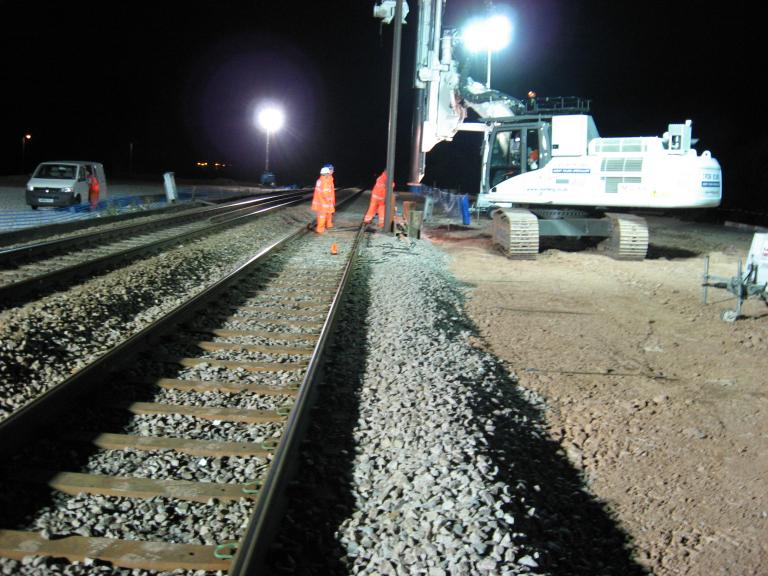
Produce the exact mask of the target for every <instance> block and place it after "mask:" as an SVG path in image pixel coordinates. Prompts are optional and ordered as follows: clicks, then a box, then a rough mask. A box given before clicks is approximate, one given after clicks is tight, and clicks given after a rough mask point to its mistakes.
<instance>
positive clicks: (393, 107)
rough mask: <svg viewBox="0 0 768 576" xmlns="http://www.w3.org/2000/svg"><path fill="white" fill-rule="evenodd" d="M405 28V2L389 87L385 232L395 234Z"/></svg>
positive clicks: (399, 9)
mask: <svg viewBox="0 0 768 576" xmlns="http://www.w3.org/2000/svg"><path fill="white" fill-rule="evenodd" d="M402 28H403V0H397V3H396V4H395V34H394V39H393V41H392V80H391V81H390V86H389V136H388V141H387V195H386V200H385V203H384V205H385V211H384V222H385V225H386V228H385V230H387V231H389V232H390V233H391V232H393V231H394V230H393V226H392V222H393V219H394V208H395V207H394V190H393V182H394V175H395V139H396V136H397V102H398V98H397V96H398V90H399V87H400V44H401V39H402Z"/></svg>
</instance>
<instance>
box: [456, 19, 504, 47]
mask: <svg viewBox="0 0 768 576" xmlns="http://www.w3.org/2000/svg"><path fill="white" fill-rule="evenodd" d="M463 38H464V45H465V46H466V47H467V48H468V49H469V50H470V51H472V52H488V51H491V52H496V51H497V50H501V49H502V48H504V47H505V46H506V45H507V44H509V42H510V40H511V39H512V23H511V22H510V21H509V19H508V18H507V17H506V16H501V15H499V14H497V15H495V16H491V17H489V18H486V19H484V20H479V19H478V20H473V21H471V22H470V23H469V24H468V25H467V27H466V28H465V29H464V34H463Z"/></svg>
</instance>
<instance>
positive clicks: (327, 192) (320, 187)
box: [312, 174, 336, 213]
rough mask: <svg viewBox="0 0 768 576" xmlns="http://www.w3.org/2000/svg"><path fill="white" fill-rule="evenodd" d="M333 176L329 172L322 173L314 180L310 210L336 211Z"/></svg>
mask: <svg viewBox="0 0 768 576" xmlns="http://www.w3.org/2000/svg"><path fill="white" fill-rule="evenodd" d="M335 195H336V194H335V192H334V190H333V178H331V176H330V174H327V175H326V174H324V175H322V176H320V178H318V179H317V182H315V193H314V195H313V196H312V211H313V212H324V213H332V212H335V211H336V208H335V207H334V196H335Z"/></svg>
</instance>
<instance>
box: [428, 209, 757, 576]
mask: <svg viewBox="0 0 768 576" xmlns="http://www.w3.org/2000/svg"><path fill="white" fill-rule="evenodd" d="M647 220H648V222H649V225H650V230H651V231H650V238H651V246H650V248H649V254H648V258H647V259H646V260H644V261H637V262H626V261H617V260H613V259H611V258H609V257H608V256H606V255H605V254H604V252H603V251H602V250H601V249H600V247H599V246H591V247H586V248H584V247H581V249H576V247H574V246H571V247H565V245H564V244H561V245H559V246H557V245H555V244H552V245H550V246H549V247H543V248H542V250H541V251H540V253H539V255H538V258H537V259H536V260H528V261H519V260H518V261H516V260H510V259H508V258H506V257H505V256H504V255H502V254H501V253H500V252H499V251H497V250H494V248H493V247H492V245H491V233H490V229H491V220H490V219H487V218H486V219H481V220H477V221H476V220H474V219H473V223H472V224H471V225H470V226H456V225H435V224H433V225H432V227H427V228H425V229H424V230H423V232H422V237H423V238H427V239H429V240H430V241H432V242H433V243H434V244H436V245H438V246H440V247H441V248H443V249H444V250H445V251H447V252H448V253H449V254H450V255H451V256H452V257H453V263H452V268H453V271H454V273H455V275H456V276H457V278H458V279H459V280H461V281H462V282H465V283H467V285H468V286H470V287H471V298H470V300H469V302H468V304H467V311H468V314H469V315H470V317H471V318H472V319H473V320H474V322H475V324H476V325H477V326H478V328H479V329H480V332H481V341H480V342H479V343H478V345H479V346H482V347H485V348H487V349H489V350H490V351H492V352H493V353H494V354H496V355H497V356H498V357H500V358H501V359H502V360H504V361H505V362H506V363H507V364H508V366H509V369H510V371H511V372H514V373H515V374H516V375H517V376H518V378H519V382H520V384H521V385H522V386H524V387H526V388H528V389H531V390H534V391H536V392H538V393H539V394H540V395H541V396H542V397H543V398H544V399H545V400H546V402H547V405H548V410H547V419H548V426H549V430H550V433H551V435H552V437H553V438H555V439H556V440H557V441H559V442H560V443H561V445H562V448H563V451H564V452H565V453H566V454H567V456H568V458H569V460H570V461H571V462H572V463H573V465H574V466H575V467H577V468H578V469H580V470H581V471H582V473H583V477H584V479H585V482H586V483H587V485H588V486H589V489H590V490H591V492H592V493H593V494H594V495H595V496H596V497H598V498H599V499H600V500H601V501H603V502H604V503H605V504H606V507H607V508H608V509H609V510H611V511H612V512H613V513H615V517H616V519H617V522H618V525H619V526H620V528H621V529H623V530H624V531H625V532H626V533H627V534H628V535H629V537H630V538H631V539H632V541H633V543H634V546H635V551H636V554H635V557H636V560H637V561H638V562H639V563H641V564H642V565H644V566H647V567H648V569H649V570H650V571H651V572H653V573H654V574H657V575H659V576H666V575H673V574H674V575H678V574H686V575H707V576H711V575H717V574H733V575H747V574H768V419H766V415H767V414H768V306H766V305H765V303H764V302H763V301H762V300H760V299H759V298H752V299H749V300H747V301H746V302H745V305H744V308H743V310H742V313H743V315H744V316H743V317H741V318H739V319H738V320H737V321H736V322H725V321H723V320H722V319H721V317H720V313H721V312H722V311H723V310H727V309H729V308H733V307H734V306H735V298H734V297H733V296H732V295H731V294H730V293H729V292H728V291H726V290H724V289H717V288H711V289H710V290H709V296H708V300H709V303H708V304H707V305H705V304H703V302H702V287H701V284H702V275H703V272H704V259H705V256H707V255H708V256H709V257H710V274H716V275H719V276H723V277H731V276H734V275H735V274H736V269H737V268H736V267H737V263H738V259H739V257H742V258H744V259H746V255H747V252H748V250H749V246H750V243H751V241H752V236H753V234H754V230H753V229H744V228H738V227H731V226H722V225H714V224H701V223H694V222H689V221H683V220H680V219H676V218H671V217H662V216H655V217H648V218H647ZM556 246H557V247H556Z"/></svg>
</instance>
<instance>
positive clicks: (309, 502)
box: [264, 259, 370, 576]
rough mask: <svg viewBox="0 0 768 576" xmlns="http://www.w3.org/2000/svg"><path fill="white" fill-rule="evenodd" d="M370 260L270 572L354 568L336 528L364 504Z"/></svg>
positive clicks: (349, 307)
mask: <svg viewBox="0 0 768 576" xmlns="http://www.w3.org/2000/svg"><path fill="white" fill-rule="evenodd" d="M369 268H370V265H369V264H367V263H366V262H365V260H363V259H360V260H358V264H357V266H356V270H355V272H354V277H353V279H352V282H353V284H354V290H353V291H351V294H350V295H349V296H348V297H347V300H346V302H345V303H344V305H343V307H342V310H341V313H340V317H339V319H338V320H339V324H340V325H344V326H345V327H352V329H351V330H350V329H346V328H345V330H344V331H339V332H340V333H338V334H337V336H336V339H335V340H334V341H333V342H332V343H331V346H330V350H329V354H328V358H330V359H331V361H332V362H333V364H334V370H333V374H329V375H328V380H326V381H324V382H322V385H321V386H320V389H319V391H318V394H317V402H316V404H315V407H314V409H313V412H312V415H311V422H310V424H309V426H308V429H307V431H306V434H305V441H304V443H303V445H302V448H301V455H300V463H299V464H298V471H297V474H296V477H297V478H299V479H300V480H299V482H300V484H301V489H297V488H289V490H288V495H287V498H286V503H285V514H284V517H283V521H282V525H281V526H280V528H279V529H278V532H277V533H276V536H275V538H274V540H273V543H272V547H271V548H270V550H269V551H268V553H267V556H266V559H265V571H264V574H276V575H282V574H286V575H287V574H300V575H302V576H331V575H346V574H348V573H349V570H348V568H347V566H346V565H345V564H344V563H343V562H342V560H341V558H342V557H343V556H345V555H346V550H345V549H344V548H343V547H342V546H341V545H340V544H339V542H338V539H337V538H336V532H337V531H338V529H339V526H341V524H342V522H343V521H344V520H345V519H347V518H349V517H350V516H351V515H352V513H353V512H354V510H355V509H356V505H355V502H354V499H353V496H352V488H351V483H352V471H353V459H354V456H355V442H354V439H353V430H354V428H355V426H356V424H357V422H358V420H359V415H360V402H359V391H360V389H361V388H362V382H363V376H364V374H363V370H364V367H365V358H366V353H367V352H366V350H367V345H366V334H367V326H366V324H365V323H364V322H360V321H359V319H360V318H364V317H365V315H366V312H365V311H366V310H367V309H368V308H369V301H370V290H369V288H368V284H367V278H368V277H369V276H370V270H369Z"/></svg>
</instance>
